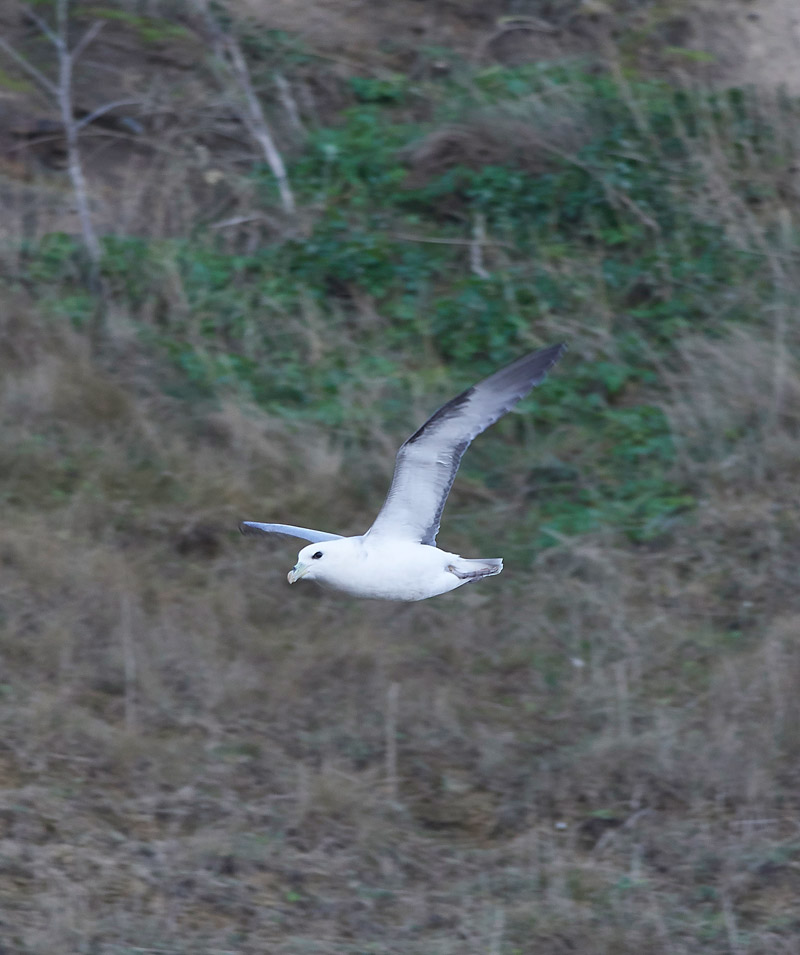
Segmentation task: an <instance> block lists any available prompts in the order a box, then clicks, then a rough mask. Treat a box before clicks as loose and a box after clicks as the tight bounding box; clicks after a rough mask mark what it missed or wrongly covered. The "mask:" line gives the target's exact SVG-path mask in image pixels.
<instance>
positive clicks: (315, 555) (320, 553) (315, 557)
mask: <svg viewBox="0 0 800 955" xmlns="http://www.w3.org/2000/svg"><path fill="white" fill-rule="evenodd" d="M320 557H322V551H321V550H318V551H317V552H316V554H312V555H311V559H312V560H319V559H320Z"/></svg>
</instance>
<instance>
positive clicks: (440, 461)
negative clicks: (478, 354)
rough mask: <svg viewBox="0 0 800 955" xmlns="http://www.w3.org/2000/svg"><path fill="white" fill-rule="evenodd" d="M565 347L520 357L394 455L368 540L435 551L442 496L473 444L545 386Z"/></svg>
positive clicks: (474, 388) (439, 413) (444, 410)
mask: <svg viewBox="0 0 800 955" xmlns="http://www.w3.org/2000/svg"><path fill="white" fill-rule="evenodd" d="M566 348H567V346H566V345H564V344H560V345H552V346H551V347H550V348H543V349H542V350H541V351H537V352H533V353H532V354H530V355H525V356H523V357H522V358H519V359H517V361H515V362H512V363H511V364H510V365H507V366H506V367H505V368H501V369H500V371H497V372H495V373H494V374H493V375H490V376H489V377H488V378H484V380H483V381H481V382H479V383H478V384H477V385H473V386H472V388H468V389H467V390H466V391H464V392H462V394H460V395H458V396H457V397H455V398H453V399H452V400H451V401H448V402H447V404H446V405H443V406H442V407H441V408H440V409H439V410H438V411H437V412H436V413H435V414H433V415H432V416H431V417H430V418H428V420H427V421H426V422H425V424H424V425H423V426H422V427H421V428H420V429H419V431H417V432H415V433H414V434H412V435H411V437H410V438H409V439H408V441H406V443H405V444H404V445H403V446H402V447H401V448H400V450H399V451H398V452H397V462H396V464H395V469H394V477H393V478H392V486H391V488H390V489H389V493H388V495H387V497H386V500H385V502H384V504H383V507H382V508H381V510H380V513H379V514H378V516H377V518H376V519H375V523H374V524H373V525H372V527H371V528H370V529H369V531H368V533H369V534H374V535H376V536H378V535H379V536H381V537H393V538H397V539H400V540H413V541H417V542H418V543H421V544H431V545H435V543H436V535H437V534H438V532H439V522H440V520H441V517H442V511H443V510H444V505H445V501H446V500H447V495H448V494H449V493H450V488H451V487H452V485H453V481H454V480H455V476H456V471H457V470H458V465H459V464H460V463H461V457H462V455H463V454H464V452H465V451H466V450H467V448H468V447H469V444H470V442H471V441H472V439H473V438H475V437H476V436H477V435H479V434H480V433H481V431H485V430H486V428H488V427H489V426H490V425H492V424H494V423H495V421H497V420H498V418H501V417H502V416H503V415H504V414H505V413H506V412H507V411H510V410H511V408H513V407H514V405H515V404H516V403H517V402H518V401H519V400H520V399H521V398H524V397H525V395H527V394H528V392H529V391H530V390H531V389H532V388H533V387H535V386H536V385H538V384H540V383H541V382H542V381H544V379H545V377H546V375H547V372H548V371H549V370H550V369H551V368H552V367H553V365H554V364H555V363H556V362H557V361H558V359H559V358H560V357H561V356H562V355H563V354H564V352H565V351H566Z"/></svg>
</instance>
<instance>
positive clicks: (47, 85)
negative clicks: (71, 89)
mask: <svg viewBox="0 0 800 955" xmlns="http://www.w3.org/2000/svg"><path fill="white" fill-rule="evenodd" d="M0 50H2V51H3V52H4V53H5V54H6V55H7V56H9V57H11V59H12V60H13V61H14V62H15V63H16V64H17V66H19V67H20V68H21V69H23V70H25V72H26V73H27V74H28V76H30V77H32V78H33V79H34V80H36V82H37V83H38V84H39V86H41V87H42V89H44V90H46V91H47V92H48V93H49V94H50V95H51V96H57V95H58V94H57V92H56V86H55V83H51V82H50V80H48V78H47V77H46V76H45V75H44V73H41V72H40V71H39V70H37V69H36V67H35V66H34V65H33V63H30V62H29V61H28V60H27V59H25V57H24V56H22V54H21V53H17V51H16V50H15V49H14V47H13V46H11V45H10V44H9V43H7V42H6V41H5V40H4V39H3V38H2V37H1V36H0Z"/></svg>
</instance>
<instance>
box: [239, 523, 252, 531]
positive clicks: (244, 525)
mask: <svg viewBox="0 0 800 955" xmlns="http://www.w3.org/2000/svg"><path fill="white" fill-rule="evenodd" d="M239 532H240V533H242V534H252V533H253V528H252V527H250V525H249V524H248V522H247V521H239Z"/></svg>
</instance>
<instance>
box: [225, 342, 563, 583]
mask: <svg viewBox="0 0 800 955" xmlns="http://www.w3.org/2000/svg"><path fill="white" fill-rule="evenodd" d="M565 348H566V346H565V345H553V346H551V347H550V348H543V349H542V350H541V351H537V352H533V353H532V354H530V355H524V356H523V357H522V358H519V359H517V361H515V362H512V363H511V364H510V365H507V366H506V367H505V368H501V369H500V370H499V371H497V372H495V373H494V374H493V375H490V376H489V377H488V378H484V380H483V381H479V382H478V383H477V384H476V385H473V386H472V387H471V388H467V390H466V391H463V392H462V393H461V394H460V395H456V397H455V398H453V399H452V400H450V401H448V402H447V404H444V405H442V407H441V408H439V410H438V411H436V412H435V413H434V414H432V415H431V417H430V418H428V420H427V421H426V422H425V424H423V425H422V427H421V428H419V430H417V431H415V432H414V434H412V435H411V437H410V438H409V439H408V440H407V441H406V442H405V443H404V444H403V446H402V447H401V448H400V450H399V451H398V452H397V461H396V464H395V469H394V477H393V478H392V486H391V487H390V488H389V493H388V495H387V497H386V500H385V501H384V503H383V507H382V508H381V510H380V512H379V513H378V516H377V517H376V518H375V521H374V522H373V524H372V526H371V527H370V529H369V530H368V531H367V533H366V534H363V535H362V536H360V537H340V536H339V535H338V534H330V533H328V532H327V531H318V530H314V529H313V528H310V527H297V526H296V525H293V524H260V523H256V522H255V521H243V522H242V524H241V525H240V527H241V529H242V531H243V532H244V533H247V534H250V533H259V534H284V535H288V536H291V537H300V538H302V539H304V540H307V541H311V543H310V544H308V545H307V546H306V547H304V548H303V549H302V550H301V551H300V554H299V555H298V558H297V563H296V564H295V566H294V567H293V568H292V570H291V571H290V572H289V583H290V584H293V583H294V582H295V581H297V580H300V579H301V578H302V577H306V578H308V580H315V581H316V582H317V583H318V584H321V585H322V586H323V587H329V588H331V589H332V590H341V591H344V592H345V593H347V594H352V595H353V596H355V597H373V598H376V599H379V600H425V599H426V598H427V597H436V596H437V595H438V594H446V593H447V592H448V591H450V590H455V589H456V588H457V587H461V586H462V585H463V584H466V583H469V582H470V581H472V580H480V579H482V578H483V577H491V576H493V575H494V574H499V573H500V571H501V570H502V569H503V561H502V560H500V558H498V557H492V558H488V559H486V560H480V559H479V560H470V559H467V558H465V557H459V555H458V554H450V553H448V552H447V551H444V550H439V548H438V547H437V546H436V535H437V534H438V532H439V522H440V520H441V517H442V510H443V509H444V505H445V501H446V500H447V495H448V494H449V493H450V488H451V487H452V484H453V481H454V480H455V476H456V471H457V470H458V465H459V462H460V461H461V456H462V455H463V453H464V452H465V451H466V449H467V448H468V447H469V444H470V442H471V441H472V439H473V438H475V437H476V436H477V435H479V434H480V433H481V432H482V431H485V430H486V429H487V428H488V427H489V426H490V425H491V424H494V422H495V421H497V420H498V418H500V417H502V416H503V415H504V414H505V413H506V412H507V411H510V410H511V409H512V408H513V407H514V405H515V404H516V403H517V402H518V401H519V400H520V399H521V398H523V397H524V396H525V395H527V394H528V392H529V391H530V390H531V388H534V387H535V386H536V385H538V384H540V383H541V382H542V381H544V379H545V377H546V375H547V372H548V371H549V370H550V369H551V368H552V367H553V365H554V364H555V363H556V362H557V361H558V360H559V358H560V357H561V356H562V354H563V353H564V350H565Z"/></svg>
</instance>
